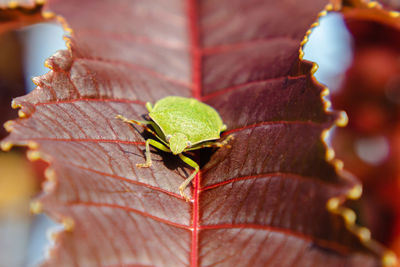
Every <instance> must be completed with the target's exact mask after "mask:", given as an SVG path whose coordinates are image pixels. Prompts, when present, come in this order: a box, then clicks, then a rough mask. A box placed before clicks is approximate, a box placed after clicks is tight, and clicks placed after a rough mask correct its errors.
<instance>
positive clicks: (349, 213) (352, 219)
mask: <svg viewBox="0 0 400 267" xmlns="http://www.w3.org/2000/svg"><path fill="white" fill-rule="evenodd" d="M341 213H342V217H343V218H344V221H345V223H346V224H347V225H354V224H355V223H356V219H357V215H356V213H355V212H354V211H353V210H351V209H348V208H343V210H342V212H341Z"/></svg>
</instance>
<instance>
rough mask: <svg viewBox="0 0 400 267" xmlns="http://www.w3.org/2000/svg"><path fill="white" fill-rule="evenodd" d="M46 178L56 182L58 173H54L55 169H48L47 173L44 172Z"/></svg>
mask: <svg viewBox="0 0 400 267" xmlns="http://www.w3.org/2000/svg"><path fill="white" fill-rule="evenodd" d="M44 176H45V177H46V179H47V180H48V181H55V180H56V172H55V171H54V169H53V168H50V167H48V168H47V169H46V170H45V171H44Z"/></svg>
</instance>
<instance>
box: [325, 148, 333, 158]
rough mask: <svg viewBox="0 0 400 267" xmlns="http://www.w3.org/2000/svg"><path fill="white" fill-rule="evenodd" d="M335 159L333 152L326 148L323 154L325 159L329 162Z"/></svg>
mask: <svg viewBox="0 0 400 267" xmlns="http://www.w3.org/2000/svg"><path fill="white" fill-rule="evenodd" d="M334 158H335V151H334V150H333V149H332V148H328V149H327V150H326V152H325V159H326V160H327V161H331V160H333V159H334Z"/></svg>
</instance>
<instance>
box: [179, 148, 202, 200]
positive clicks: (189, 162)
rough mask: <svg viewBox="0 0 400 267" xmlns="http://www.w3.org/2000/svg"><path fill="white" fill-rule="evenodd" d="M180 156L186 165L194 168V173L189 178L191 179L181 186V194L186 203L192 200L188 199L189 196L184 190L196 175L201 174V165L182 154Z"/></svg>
mask: <svg viewBox="0 0 400 267" xmlns="http://www.w3.org/2000/svg"><path fill="white" fill-rule="evenodd" d="M178 156H179V157H180V158H181V160H183V162H185V163H186V164H188V165H189V166H190V167H192V168H194V172H193V173H192V174H191V175H190V176H189V178H187V179H186V180H185V181H183V183H182V184H181V185H180V186H179V192H180V193H181V196H183V197H184V198H185V199H186V201H189V200H190V199H189V198H188V196H186V194H185V192H184V190H185V188H186V187H187V186H188V185H189V183H190V182H191V181H192V180H193V178H194V177H195V176H196V174H197V173H198V172H199V169H200V168H199V165H198V164H197V163H196V162H194V161H193V160H192V159H190V158H188V157H185V156H184V155H182V154H178Z"/></svg>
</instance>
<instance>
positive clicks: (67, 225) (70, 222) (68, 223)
mask: <svg viewBox="0 0 400 267" xmlns="http://www.w3.org/2000/svg"><path fill="white" fill-rule="evenodd" d="M61 223H62V224H63V226H64V229H65V231H67V232H72V231H73V230H74V228H75V221H74V219H72V218H71V217H64V218H63V219H62V221H61Z"/></svg>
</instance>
